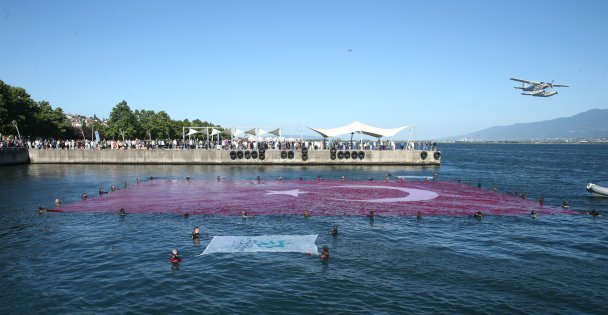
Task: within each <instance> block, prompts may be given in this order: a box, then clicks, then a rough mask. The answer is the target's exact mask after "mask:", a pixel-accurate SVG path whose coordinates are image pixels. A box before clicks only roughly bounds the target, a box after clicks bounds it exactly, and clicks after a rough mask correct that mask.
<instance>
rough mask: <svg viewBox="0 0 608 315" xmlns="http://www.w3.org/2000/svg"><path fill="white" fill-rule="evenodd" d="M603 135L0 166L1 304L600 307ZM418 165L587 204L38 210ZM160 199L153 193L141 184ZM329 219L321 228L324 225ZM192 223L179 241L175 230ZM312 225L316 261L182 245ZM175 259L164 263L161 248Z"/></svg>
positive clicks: (259, 308)
mask: <svg viewBox="0 0 608 315" xmlns="http://www.w3.org/2000/svg"><path fill="white" fill-rule="evenodd" d="M607 151H608V147H606V146H559V145H558V146H544V145H535V146H521V145H503V146H500V145H498V146H491V145H483V146H482V145H447V146H444V147H443V157H444V164H443V165H442V166H441V167H440V168H434V167H431V168H416V167H414V168H398V167H373V168H331V167H318V168H312V167H308V168H287V167H278V168H254V167H243V168H231V167H207V166H107V165H99V166H86V165H76V166H72V165H70V166H62V165H32V166H18V167H6V168H0V175H1V176H2V177H1V178H2V179H1V180H0V189H2V191H3V192H4V193H3V196H2V199H0V206H1V208H0V209H1V210H0V211H1V214H2V215H1V216H0V244H1V245H0V246H1V249H2V250H1V251H0V258H1V260H2V268H1V271H0V275H1V279H2V290H1V292H0V301H1V302H2V303H0V311H2V313H5V314H6V313H8V312H9V311H10V312H11V313H18V314H19V313H49V314H56V313H79V314H80V313H111V314H115V313H141V314H149V313H159V314H166V313H170V312H171V313H218V312H222V313H242V314H245V313H311V312H344V313H374V314H383V313H384V314H394V313H446V314H453V313H509V314H510V313H532V314H536V313H597V314H601V313H606V312H608V308H607V307H606V303H605V298H604V296H605V293H606V288H607V287H608V268H607V267H608V233H607V232H608V229H607V228H606V219H605V218H606V216H605V213H607V211H608V199H605V198H597V197H589V195H588V193H587V192H586V191H585V190H584V186H585V185H586V183H587V182H588V181H595V182H597V183H600V184H601V183H602V181H603V183H604V184H606V183H607V182H608V174H607V171H606V169H605V168H604V167H602V164H601V162H597V161H605V160H606V158H607V157H608V152H607ZM389 172H390V173H392V174H393V175H428V174H432V173H433V172H438V173H439V174H440V177H441V178H442V179H444V180H455V179H456V178H461V179H463V180H464V179H470V180H471V181H472V184H474V185H476V183H477V182H478V181H481V183H482V185H483V187H487V188H490V187H491V186H497V187H498V189H499V190H500V191H509V192H511V191H515V190H517V191H520V192H521V191H526V192H527V193H528V196H529V198H536V199H537V198H538V197H539V196H541V195H543V196H545V200H546V201H547V203H550V204H555V205H558V204H560V203H561V201H562V200H563V199H569V200H570V203H571V206H572V207H573V208H574V209H580V210H588V209H589V208H590V207H595V208H597V209H599V210H600V211H602V212H603V213H604V216H601V217H596V218H593V217H590V216H587V215H550V216H540V217H538V218H536V219H532V218H530V217H528V216H487V217H486V218H484V219H483V220H481V221H478V220H474V219H472V218H469V217H441V216H437V217H431V216H429V217H424V218H423V219H422V220H416V219H415V218H412V217H379V218H377V219H376V220H374V222H370V221H369V219H367V218H365V217H357V216H345V217H342V216H340V217H331V216H328V217H322V216H316V217H315V216H313V217H312V218H310V219H306V220H305V219H303V218H301V217H299V216H257V217H255V218H253V219H250V220H245V221H243V220H241V219H240V218H237V217H229V216H211V215H200V216H190V217H189V218H183V217H181V216H177V215H169V214H129V215H127V216H126V217H124V218H121V217H118V216H117V215H114V214H104V213H45V214H38V213H37V212H35V209H36V208H37V207H38V206H47V207H50V206H51V205H52V204H51V203H52V200H53V199H54V198H55V197H60V198H61V199H62V200H63V201H64V202H73V201H76V200H78V198H79V196H80V193H81V192H82V191H88V192H89V193H90V194H94V193H95V192H96V190H97V189H98V188H99V186H103V187H106V189H107V188H108V187H109V186H110V185H111V184H112V183H119V182H122V181H125V180H126V181H128V182H129V183H133V182H134V180H135V177H138V176H139V177H144V176H150V175H153V176H159V177H166V178H184V177H185V176H186V175H189V176H191V177H193V178H194V179H197V180H198V179H205V178H206V179H212V178H215V176H217V175H222V176H225V177H227V178H239V179H245V178H247V179H253V178H255V176H257V175H258V174H261V175H262V176H263V177H266V178H272V177H275V176H278V175H281V176H283V177H284V178H289V177H291V178H297V177H299V176H304V177H305V178H307V179H313V178H316V176H317V175H321V176H323V177H324V178H334V179H337V178H339V176H341V175H343V174H346V175H347V177H350V178H354V179H365V178H367V177H369V176H374V177H376V178H379V179H380V178H382V177H383V176H384V175H386V174H387V173H389ZM154 197H155V198H162V196H154ZM333 224H338V226H339V229H340V232H339V235H338V237H337V238H333V237H331V236H330V235H329V230H330V228H331V226H332V225H333ZM197 225H198V226H201V227H202V228H203V231H202V232H203V234H204V235H205V236H204V237H203V239H202V241H201V243H200V244H196V243H193V242H192V240H191V239H190V232H191V231H192V228H193V227H194V226H197ZM310 233H318V234H319V238H318V239H317V245H318V246H319V247H321V246H323V245H328V246H329V247H330V250H331V259H330V261H329V262H328V263H323V262H321V261H320V260H319V259H318V258H316V257H309V256H306V255H302V254H295V253H256V254H214V255H206V256H203V257H196V255H198V254H200V253H201V252H202V251H203V249H204V247H205V246H206V244H207V243H208V242H209V240H210V236H211V235H260V234H310ZM174 247H177V248H179V249H180V253H181V255H182V256H183V258H184V261H183V262H182V263H181V264H180V265H179V268H178V269H175V268H172V266H171V264H170V263H169V262H168V259H169V252H170V250H171V248H174Z"/></svg>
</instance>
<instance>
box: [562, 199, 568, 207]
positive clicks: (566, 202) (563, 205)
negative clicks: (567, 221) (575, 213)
mask: <svg viewBox="0 0 608 315" xmlns="http://www.w3.org/2000/svg"><path fill="white" fill-rule="evenodd" d="M562 208H564V209H568V208H570V203H568V200H564V202H562Z"/></svg>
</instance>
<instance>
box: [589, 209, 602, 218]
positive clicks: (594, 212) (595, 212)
mask: <svg viewBox="0 0 608 315" xmlns="http://www.w3.org/2000/svg"><path fill="white" fill-rule="evenodd" d="M587 214H590V215H592V216H594V217H597V216H598V215H600V212H599V211H598V210H595V209H593V210H591V211H590V212H587Z"/></svg>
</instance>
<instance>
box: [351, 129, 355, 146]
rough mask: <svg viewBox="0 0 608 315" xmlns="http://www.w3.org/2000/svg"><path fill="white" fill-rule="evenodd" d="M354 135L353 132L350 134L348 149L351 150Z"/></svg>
mask: <svg viewBox="0 0 608 315" xmlns="http://www.w3.org/2000/svg"><path fill="white" fill-rule="evenodd" d="M354 135H355V133H354V132H351V133H350V148H351V149H352V148H353V136H354Z"/></svg>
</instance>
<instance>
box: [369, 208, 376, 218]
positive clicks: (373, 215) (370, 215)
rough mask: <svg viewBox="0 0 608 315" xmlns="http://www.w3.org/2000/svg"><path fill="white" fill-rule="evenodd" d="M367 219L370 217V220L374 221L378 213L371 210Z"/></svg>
mask: <svg viewBox="0 0 608 315" xmlns="http://www.w3.org/2000/svg"><path fill="white" fill-rule="evenodd" d="M367 217H368V218H369V219H370V220H373V219H374V218H375V217H376V213H375V212H374V210H370V211H369V214H368V215H367Z"/></svg>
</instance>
